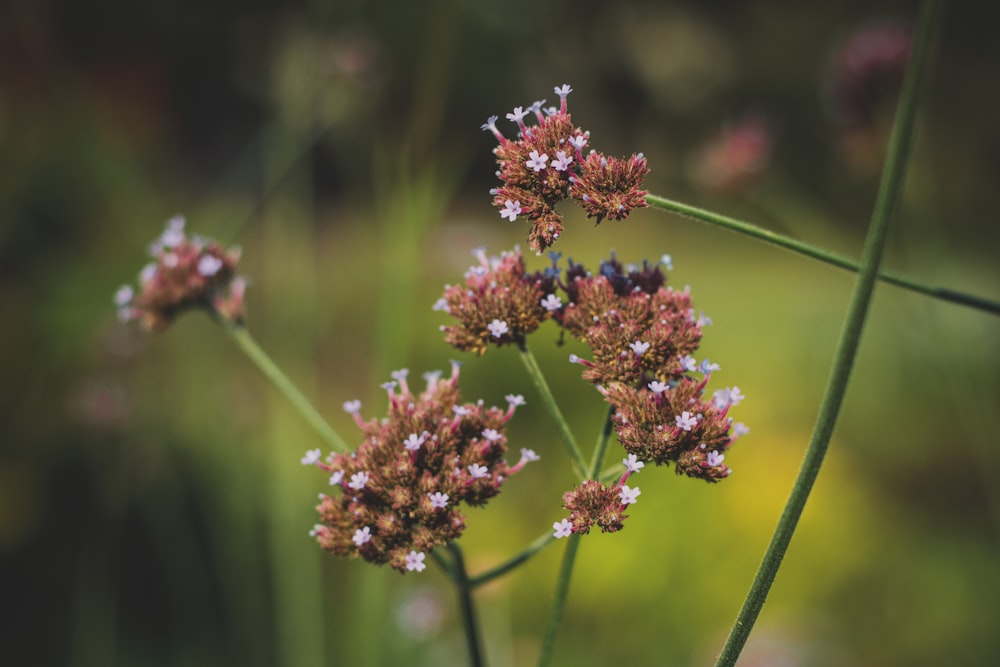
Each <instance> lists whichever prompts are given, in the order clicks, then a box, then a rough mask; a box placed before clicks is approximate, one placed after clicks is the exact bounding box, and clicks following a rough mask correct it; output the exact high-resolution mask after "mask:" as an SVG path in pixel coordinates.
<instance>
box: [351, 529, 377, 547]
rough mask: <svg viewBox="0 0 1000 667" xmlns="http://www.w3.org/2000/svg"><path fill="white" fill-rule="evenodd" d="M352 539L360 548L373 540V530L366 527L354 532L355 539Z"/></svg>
mask: <svg viewBox="0 0 1000 667" xmlns="http://www.w3.org/2000/svg"><path fill="white" fill-rule="evenodd" d="M351 539H352V540H353V541H354V543H355V544H356V545H358V546H359V547H360V546H361V545H362V544H364V543H365V542H367V541H368V540H370V539H372V529H371V528H369V527H368V526H365V527H364V528H358V529H357V530H356V531H354V537H352V538H351Z"/></svg>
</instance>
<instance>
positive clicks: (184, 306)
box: [114, 216, 246, 331]
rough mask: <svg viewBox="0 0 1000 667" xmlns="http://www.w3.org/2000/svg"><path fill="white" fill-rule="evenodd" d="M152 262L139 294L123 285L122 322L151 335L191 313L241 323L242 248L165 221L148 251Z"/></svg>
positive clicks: (141, 277) (243, 287) (142, 275)
mask: <svg viewBox="0 0 1000 667" xmlns="http://www.w3.org/2000/svg"><path fill="white" fill-rule="evenodd" d="M149 252H150V255H151V256H152V258H153V261H152V262H150V263H149V264H147V265H146V266H145V267H143V269H142V271H141V272H140V273H139V285H138V289H136V288H135V287H133V286H132V285H123V286H122V287H120V288H119V289H118V291H117V292H116V293H115V296H114V302H115V305H116V306H118V317H119V319H121V320H122V321H123V322H124V321H130V320H139V322H140V323H141V325H142V326H143V327H144V328H145V329H146V330H148V331H162V330H163V329H165V328H166V327H167V326H168V325H169V324H170V323H171V322H172V321H173V320H174V318H175V317H177V316H178V315H179V314H181V313H182V312H184V311H185V310H188V309H190V308H206V309H208V310H211V311H213V312H215V313H217V314H218V315H219V316H221V317H223V318H225V319H227V320H229V321H231V322H242V321H243V294H244V292H245V290H246V281H245V280H244V279H243V278H240V277H238V276H237V275H236V265H237V263H238V262H239V258H240V252H239V250H238V249H230V250H227V249H225V248H224V247H223V246H222V245H220V244H219V243H217V242H216V241H212V240H210V239H206V238H203V237H200V236H192V237H188V236H187V235H186V234H185V233H184V218H182V217H179V216H178V217H175V218H172V219H170V220H169V221H168V222H167V226H166V229H165V230H164V232H163V234H161V235H160V237H159V238H158V239H157V240H156V241H154V242H153V244H152V245H151V246H150V249H149Z"/></svg>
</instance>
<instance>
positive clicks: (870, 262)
mask: <svg viewBox="0 0 1000 667" xmlns="http://www.w3.org/2000/svg"><path fill="white" fill-rule="evenodd" d="M939 6H940V2H939V0H928V2H926V3H924V5H923V7H922V8H921V11H920V16H919V19H918V23H917V32H916V38H915V40H914V44H913V51H912V54H911V56H910V63H909V66H908V67H907V71H906V77H905V79H904V81H903V89H902V93H901V94H900V100H899V106H898V109H897V115H896V121H895V123H894V124H893V129H892V136H891V138H890V140H889V148H888V151H887V155H886V162H885V168H884V170H883V173H882V180H881V183H880V184H879V191H878V197H877V199H876V201H875V209H874V211H873V212H872V222H871V226H870V228H869V231H868V237H867V239H865V247H864V251H863V252H862V257H861V270H860V272H859V276H858V280H857V283H856V285H855V288H854V294H853V295H852V296H851V302H850V305H849V306H848V311H847V316H846V318H845V321H844V327H843V330H842V331H841V336H840V342H839V343H838V346H837V354H836V357H835V361H834V366H833V370H832V372H831V374H830V380H829V382H828V384H827V389H826V395H825V396H824V397H823V402H822V404H821V406H820V411H819V415H818V416H817V419H816V426H815V428H814V430H813V436H812V439H811V441H810V442H809V447H808V449H807V450H806V454H805V457H804V460H803V462H802V467H801V469H800V470H799V475H798V477H797V478H796V480H795V484H794V486H793V487H792V491H791V494H790V495H789V498H788V502H787V503H786V505H785V509H784V511H783V512H782V514H781V518H780V519H779V520H778V525H777V527H776V528H775V531H774V535H773V536H772V537H771V543H770V545H768V548H767V551H766V552H765V554H764V558H763V560H762V562H761V564H760V567H759V568H758V570H757V574H756V576H755V577H754V581H753V584H752V585H751V587H750V591H749V592H748V593H747V597H746V600H745V601H744V603H743V607H742V609H740V613H739V616H737V619H736V623H735V624H734V626H733V629H732V631H731V632H730V634H729V638H728V640H727V641H726V644H725V646H724V647H723V649H722V653H721V654H720V656H719V660H718V663H717V665H718V666H731V665H735V664H736V660H737V658H739V655H740V652H741V651H742V650H743V646H744V645H745V644H746V640H747V638H748V637H749V635H750V631H751V629H752V628H753V625H754V623H755V622H756V620H757V616H758V615H759V614H760V610H761V608H762V607H763V605H764V601H765V600H766V598H767V594H768V591H769V590H770V588H771V584H772V583H774V578H775V576H776V575H777V573H778V569H779V568H780V566H781V561H782V559H783V558H784V556H785V552H786V551H787V549H788V544H789V542H790V541H791V538H792V534H793V533H794V531H795V527H796V524H797V523H798V520H799V517H800V516H801V514H802V510H803V508H804V507H805V504H806V500H807V499H808V497H809V493H810V491H811V490H812V486H813V483H814V482H815V481H816V476H817V475H818V474H819V470H820V467H821V465H822V463H823V457H824V455H825V454H826V450H827V446H828V445H829V442H830V436H831V435H832V433H833V428H834V425H835V424H836V421H837V414H838V412H839V411H840V406H841V403H842V401H843V398H844V393H845V392H846V390H847V382H848V379H849V378H850V374H851V368H852V366H853V365H854V359H855V355H856V353H857V350H858V345H859V343H860V340H861V333H862V329H863V327H864V323H865V317H866V315H867V312H868V306H869V304H870V302H871V297H872V292H873V291H874V287H875V280H876V278H877V276H878V265H879V262H880V261H881V258H882V253H883V250H884V247H885V239H886V232H887V230H888V227H889V221H890V220H891V219H892V216H893V213H894V212H895V208H896V205H897V203H898V201H899V196H900V192H901V190H902V186H903V181H904V176H905V171H906V169H905V167H906V162H907V158H908V157H909V153H910V146H911V141H912V135H913V125H914V118H915V116H916V109H917V100H918V92H919V89H920V82H921V80H922V78H923V73H924V70H925V65H926V62H927V53H928V50H929V44H930V42H931V34H932V32H933V29H934V27H935V24H936V22H935V20H934V19H935V17H936V15H937V14H938V9H939Z"/></svg>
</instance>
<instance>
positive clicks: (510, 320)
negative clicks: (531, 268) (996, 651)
mask: <svg viewBox="0 0 1000 667" xmlns="http://www.w3.org/2000/svg"><path fill="white" fill-rule="evenodd" d="M476 257H477V258H478V259H479V264H478V265H477V266H473V267H471V268H470V269H469V270H468V272H466V274H465V283H464V284H463V285H452V286H449V287H447V288H445V293H444V296H443V297H442V298H441V300H439V301H438V304H437V305H436V306H435V308H436V309H437V310H443V311H444V312H446V313H448V314H449V315H451V316H452V317H454V318H455V319H457V320H458V322H457V323H455V324H453V325H450V326H444V327H442V330H443V331H444V332H445V341H446V342H448V343H449V344H451V345H454V346H455V347H457V348H458V349H460V350H470V351H473V352H475V353H476V354H483V353H485V352H486V348H487V346H488V345H490V344H494V345H498V346H500V345H506V344H509V343H515V342H517V341H519V340H522V339H523V337H524V336H526V335H527V334H529V333H531V332H532V331H534V330H535V329H537V328H538V326H539V325H540V324H541V323H542V321H543V320H545V319H547V318H548V317H550V315H551V311H550V310H549V309H547V308H546V306H545V305H544V303H546V301H545V299H546V297H548V296H550V295H552V293H553V292H554V291H555V286H554V281H553V279H552V278H551V277H549V276H546V275H544V274H540V273H537V274H528V273H527V271H526V269H525V265H524V258H523V257H522V256H521V252H520V250H519V249H517V248H515V249H514V250H513V251H512V252H504V253H503V254H501V255H500V256H499V257H488V256H487V255H486V252H485V251H484V250H482V249H478V250H477V251H476ZM548 303H551V302H548Z"/></svg>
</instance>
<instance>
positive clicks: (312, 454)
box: [301, 449, 320, 466]
mask: <svg viewBox="0 0 1000 667" xmlns="http://www.w3.org/2000/svg"><path fill="white" fill-rule="evenodd" d="M319 457H320V451H319V450H318V449H310V450H309V451H308V452H306V455H305V456H303V457H302V459H301V461H302V465H304V466H311V465H313V464H314V463H316V462H317V461H319Z"/></svg>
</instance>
